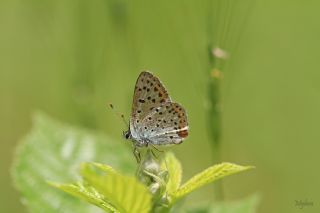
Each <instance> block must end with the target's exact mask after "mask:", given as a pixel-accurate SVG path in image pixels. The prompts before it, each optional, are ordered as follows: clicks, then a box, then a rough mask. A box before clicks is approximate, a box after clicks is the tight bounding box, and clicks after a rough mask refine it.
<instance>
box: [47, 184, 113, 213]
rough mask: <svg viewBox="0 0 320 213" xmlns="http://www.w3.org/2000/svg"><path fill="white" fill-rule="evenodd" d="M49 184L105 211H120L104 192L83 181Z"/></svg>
mask: <svg viewBox="0 0 320 213" xmlns="http://www.w3.org/2000/svg"><path fill="white" fill-rule="evenodd" d="M49 184H50V185H51V186H54V187H56V188H58V189H60V190H62V191H65V192H67V193H69V194H71V195H73V196H75V197H78V198H80V199H83V200H85V201H87V202H89V203H91V204H93V205H95V206H98V207H100V208H102V209H103V210H104V211H105V212H119V211H117V209H116V208H115V207H114V206H113V205H112V204H111V203H110V202H109V201H108V200H107V199H106V198H105V197H104V196H103V195H102V194H100V193H99V192H98V191H97V190H96V189H95V188H93V187H91V186H90V185H88V184H84V183H81V182H79V183H74V184H57V183H52V182H50V183H49Z"/></svg>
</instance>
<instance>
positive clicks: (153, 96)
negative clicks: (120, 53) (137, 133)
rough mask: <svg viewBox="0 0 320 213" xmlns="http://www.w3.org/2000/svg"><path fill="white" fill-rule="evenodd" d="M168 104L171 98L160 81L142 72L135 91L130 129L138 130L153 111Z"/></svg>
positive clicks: (148, 73)
mask: <svg viewBox="0 0 320 213" xmlns="http://www.w3.org/2000/svg"><path fill="white" fill-rule="evenodd" d="M166 102H170V97H169V95H168V92H167V90H166V89H165V87H164V86H163V84H162V83H161V82H160V80H159V79H158V78H157V77H156V76H154V75H153V74H151V73H150V72H147V71H143V72H141V73H140V75H139V77H138V79H137V82H136V86H135V89H134V95H133V103H132V111H131V119H130V127H135V129H137V128H136V127H139V126H140V124H141V121H142V120H143V119H144V118H145V117H146V116H147V115H148V114H149V113H151V111H152V110H153V109H155V108H156V107H157V106H159V105H161V104H164V103H166Z"/></svg>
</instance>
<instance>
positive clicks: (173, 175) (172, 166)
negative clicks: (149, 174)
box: [161, 152, 182, 195]
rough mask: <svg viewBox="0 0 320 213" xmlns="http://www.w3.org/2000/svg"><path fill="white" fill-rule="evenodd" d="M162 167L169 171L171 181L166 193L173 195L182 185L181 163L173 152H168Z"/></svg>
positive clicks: (169, 180)
mask: <svg viewBox="0 0 320 213" xmlns="http://www.w3.org/2000/svg"><path fill="white" fill-rule="evenodd" d="M161 167H162V169H164V170H168V173H169V179H168V183H167V186H166V191H167V193H168V194H169V195H171V194H172V193H173V192H175V191H176V190H177V189H178V188H179V187H180V184H181V178H182V167H181V164H180V161H179V160H178V159H177V158H176V157H175V156H174V154H173V153H172V152H168V153H166V155H165V157H164V159H163V160H162V165H161Z"/></svg>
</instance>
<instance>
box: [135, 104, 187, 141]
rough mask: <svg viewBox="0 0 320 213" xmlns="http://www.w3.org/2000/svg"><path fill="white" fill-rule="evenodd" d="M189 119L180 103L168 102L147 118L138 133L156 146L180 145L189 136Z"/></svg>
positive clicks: (154, 110)
mask: <svg viewBox="0 0 320 213" xmlns="http://www.w3.org/2000/svg"><path fill="white" fill-rule="evenodd" d="M188 128H189V126H188V119H187V114H186V112H185V109H184V108H183V107H182V106H181V105H180V104H178V103H171V102H167V103H165V104H162V105H160V106H158V107H156V108H155V109H153V110H152V112H151V113H149V114H148V115H147V117H145V118H144V119H143V120H142V122H141V125H140V126H139V129H138V131H139V132H143V137H144V138H146V139H147V141H148V142H149V143H152V144H155V145H165V144H179V143H181V142H182V141H183V140H184V139H185V138H186V137H187V136H188Z"/></svg>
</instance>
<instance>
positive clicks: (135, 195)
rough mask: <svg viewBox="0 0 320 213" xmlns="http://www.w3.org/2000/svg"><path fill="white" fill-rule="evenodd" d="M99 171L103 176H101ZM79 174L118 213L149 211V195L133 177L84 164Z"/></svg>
mask: <svg viewBox="0 0 320 213" xmlns="http://www.w3.org/2000/svg"><path fill="white" fill-rule="evenodd" d="M99 170H100V171H99ZM101 171H103V172H104V174H101ZM99 172H100V173H99ZM81 173H82V176H83V177H84V179H85V180H86V181H87V182H88V183H89V184H90V185H91V186H92V187H94V188H95V189H96V190H97V191H98V192H99V193H100V194H102V195H103V196H104V197H105V198H107V199H108V200H109V201H110V203H111V204H112V205H113V206H115V208H116V209H118V210H119V211H120V212H124V213H126V212H128V213H129V212H130V213H147V212H149V211H150V209H151V206H152V204H151V198H152V197H151V194H150V192H149V191H148V189H147V187H146V186H144V185H142V184H141V183H140V182H138V180H137V179H136V178H135V177H131V176H125V175H122V174H120V173H118V172H116V171H115V170H113V169H112V168H110V167H109V166H105V165H102V164H97V163H86V164H84V165H83V166H82V170H81Z"/></svg>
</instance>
